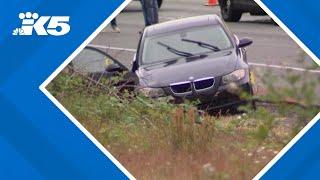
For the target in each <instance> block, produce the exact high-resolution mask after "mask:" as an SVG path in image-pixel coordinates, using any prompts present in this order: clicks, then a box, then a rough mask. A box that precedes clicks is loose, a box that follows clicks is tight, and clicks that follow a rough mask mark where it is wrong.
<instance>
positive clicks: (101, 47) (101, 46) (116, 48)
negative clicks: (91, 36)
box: [88, 44, 137, 52]
mask: <svg viewBox="0 0 320 180" xmlns="http://www.w3.org/2000/svg"><path fill="white" fill-rule="evenodd" d="M88 47H94V48H100V49H111V50H119V51H129V52H136V51H137V50H136V49H128V48H118V47H110V46H103V45H95V44H89V45H88Z"/></svg>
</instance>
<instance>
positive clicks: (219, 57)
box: [132, 15, 252, 102]
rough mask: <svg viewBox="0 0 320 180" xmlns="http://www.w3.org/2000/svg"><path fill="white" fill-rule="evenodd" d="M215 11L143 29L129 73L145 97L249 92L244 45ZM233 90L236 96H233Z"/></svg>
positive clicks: (211, 97)
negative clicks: (240, 90) (132, 75)
mask: <svg viewBox="0 0 320 180" xmlns="http://www.w3.org/2000/svg"><path fill="white" fill-rule="evenodd" d="M251 43H252V41H251V40H250V39H247V38H245V39H241V40H238V38H237V37H236V36H235V35H233V34H232V33H231V32H230V31H229V30H228V28H227V27H226V26H225V24H224V23H223V22H222V21H221V19H220V18H219V17H218V16H216V15H205V16H197V17H190V18H184V19H179V20H173V21H169V22H165V23H160V24H157V25H153V26H150V27H147V28H145V30H144V31H143V33H142V36H141V39H140V42H139V45H138V49H137V54H136V56H135V59H134V61H133V67H132V72H133V73H135V74H136V76H137V79H138V80H137V83H138V84H139V86H140V87H142V88H141V89H140V91H141V92H142V93H143V94H145V95H146V96H149V97H153V98H154V97H162V96H171V97H174V98H178V99H180V98H189V99H200V100H201V101H206V102H207V101H210V102H212V101H215V100H217V99H219V98H221V97H223V98H224V97H235V96H236V97H238V95H239V94H236V95H235V93H234V92H236V91H237V90H238V89H242V90H245V91H246V92H247V93H249V94H252V88H251V83H250V75H249V74H250V70H249V65H248V62H247V59H246V51H245V50H244V47H246V46H248V45H250V44H251ZM234 95H235V96H234Z"/></svg>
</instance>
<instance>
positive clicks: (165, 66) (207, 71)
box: [137, 50, 238, 87]
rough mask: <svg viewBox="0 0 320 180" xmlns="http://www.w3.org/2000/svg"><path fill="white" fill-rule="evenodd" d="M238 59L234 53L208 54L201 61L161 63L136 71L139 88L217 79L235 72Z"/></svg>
mask: <svg viewBox="0 0 320 180" xmlns="http://www.w3.org/2000/svg"><path fill="white" fill-rule="evenodd" d="M237 62H238V57H237V55H236V53H235V51H231V50H228V51H221V52H216V53H210V54H208V56H207V57H205V58H203V59H197V60H193V61H189V62H187V61H186V60H185V59H181V60H179V61H177V62H174V63H161V64H157V65H153V66H148V67H141V68H139V70H138V73H137V75H138V77H139V81H140V85H141V86H145V87H166V86H169V85H170V84H172V83H177V82H183V81H188V80H189V79H190V78H193V79H195V80H196V79H200V78H205V77H219V76H223V75H225V74H229V73H230V72H232V71H234V70H235V67H236V65H237Z"/></svg>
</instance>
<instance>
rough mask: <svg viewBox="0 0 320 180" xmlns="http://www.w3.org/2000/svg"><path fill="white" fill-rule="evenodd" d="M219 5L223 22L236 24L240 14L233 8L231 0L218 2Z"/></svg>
mask: <svg viewBox="0 0 320 180" xmlns="http://www.w3.org/2000/svg"><path fill="white" fill-rule="evenodd" d="M219 4H220V10H221V16H222V18H223V20H225V21H226V22H238V21H239V20H240V19H241V16H242V12H241V11H240V10H237V9H236V8H235V7H234V2H233V0H220V1H219Z"/></svg>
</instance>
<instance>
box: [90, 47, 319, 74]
mask: <svg viewBox="0 0 320 180" xmlns="http://www.w3.org/2000/svg"><path fill="white" fill-rule="evenodd" d="M88 46H89V47H94V48H101V49H110V50H119V51H128V52H136V49H130V48H119V47H111V46H104V45H95V44H89V45H88ZM249 65H250V66H256V67H264V68H274V69H281V70H292V71H299V72H308V73H314V74H320V70H310V69H305V68H299V67H291V66H282V65H275V64H264V63H255V62H251V63H249Z"/></svg>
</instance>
